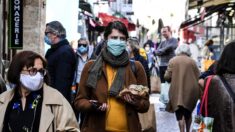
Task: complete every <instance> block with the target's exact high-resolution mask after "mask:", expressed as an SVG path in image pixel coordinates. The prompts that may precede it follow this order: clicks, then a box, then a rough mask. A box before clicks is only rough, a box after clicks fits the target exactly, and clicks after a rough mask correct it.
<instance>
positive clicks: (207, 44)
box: [205, 39, 214, 46]
mask: <svg viewBox="0 0 235 132" xmlns="http://www.w3.org/2000/svg"><path fill="white" fill-rule="evenodd" d="M213 44H214V41H213V40H212V39H209V40H208V41H206V43H205V46H211V45H213Z"/></svg>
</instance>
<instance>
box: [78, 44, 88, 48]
mask: <svg viewBox="0 0 235 132" xmlns="http://www.w3.org/2000/svg"><path fill="white" fill-rule="evenodd" d="M81 46H83V47H87V44H78V47H81Z"/></svg>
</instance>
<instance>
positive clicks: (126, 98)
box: [122, 93, 135, 104]
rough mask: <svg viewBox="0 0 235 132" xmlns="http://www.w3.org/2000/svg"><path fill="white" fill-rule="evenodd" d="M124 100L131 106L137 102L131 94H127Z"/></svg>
mask: <svg viewBox="0 0 235 132" xmlns="http://www.w3.org/2000/svg"><path fill="white" fill-rule="evenodd" d="M122 98H123V100H124V101H125V102H127V103H129V104H135V100H134V98H133V97H132V95H131V93H126V94H124V95H123V96H122Z"/></svg>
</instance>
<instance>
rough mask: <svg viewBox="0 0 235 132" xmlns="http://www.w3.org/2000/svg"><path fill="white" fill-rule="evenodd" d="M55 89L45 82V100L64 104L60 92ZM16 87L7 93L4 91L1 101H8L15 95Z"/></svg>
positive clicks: (50, 102) (47, 103)
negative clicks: (57, 92) (56, 92)
mask: <svg viewBox="0 0 235 132" xmlns="http://www.w3.org/2000/svg"><path fill="white" fill-rule="evenodd" d="M55 91H56V90H55V89H53V88H51V87H49V86H47V85H46V84H44V86H43V102H44V104H46V105H51V104H53V105H63V104H62V103H63V100H62V99H61V97H60V96H58V94H53V93H55ZM14 92H15V89H14V88H13V89H11V90H9V91H7V92H5V93H2V94H1V96H0V103H3V104H4V103H8V102H9V101H10V100H11V99H12V98H13V96H14Z"/></svg>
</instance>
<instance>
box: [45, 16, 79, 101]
mask: <svg viewBox="0 0 235 132" xmlns="http://www.w3.org/2000/svg"><path fill="white" fill-rule="evenodd" d="M45 42H46V43H47V44H48V45H50V46H51V48H50V49H48V51H47V52H46V59H47V62H48V67H47V68H48V72H49V75H50V84H49V85H50V86H51V87H53V88H55V89H57V90H58V91H60V92H61V93H62V94H63V95H64V97H65V98H66V99H67V100H68V101H69V102H71V86H72V82H73V78H74V72H75V69H76V56H75V53H74V51H73V49H72V47H71V46H70V45H69V42H68V40H67V39H66V31H65V29H64V27H63V25H62V24H61V23H60V22H58V21H52V22H50V23H47V24H46V30H45Z"/></svg>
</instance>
